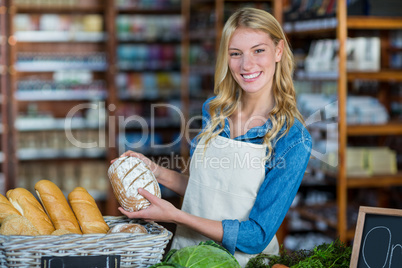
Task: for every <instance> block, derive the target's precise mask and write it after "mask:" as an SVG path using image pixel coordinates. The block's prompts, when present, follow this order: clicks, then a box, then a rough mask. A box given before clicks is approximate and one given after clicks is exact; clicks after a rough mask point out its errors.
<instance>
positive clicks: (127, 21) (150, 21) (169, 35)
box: [116, 15, 182, 42]
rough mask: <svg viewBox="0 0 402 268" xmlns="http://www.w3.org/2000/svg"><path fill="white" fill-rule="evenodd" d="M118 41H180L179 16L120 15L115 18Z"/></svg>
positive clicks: (180, 22) (180, 21) (180, 23)
mask: <svg viewBox="0 0 402 268" xmlns="http://www.w3.org/2000/svg"><path fill="white" fill-rule="evenodd" d="M116 27H117V38H118V40H119V41H149V42H151V41H158V42H167V41H170V42H171V41H180V40H181V33H182V18H181V16H180V15H158V16H156V15H135V16H133V15H120V16H118V17H117V18H116Z"/></svg>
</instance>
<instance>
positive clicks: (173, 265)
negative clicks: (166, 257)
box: [148, 262, 186, 268]
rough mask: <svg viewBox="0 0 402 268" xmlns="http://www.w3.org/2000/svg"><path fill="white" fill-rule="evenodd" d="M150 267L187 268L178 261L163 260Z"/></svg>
mask: <svg viewBox="0 0 402 268" xmlns="http://www.w3.org/2000/svg"><path fill="white" fill-rule="evenodd" d="M148 268H186V267H183V266H181V265H179V264H176V263H163V262H160V263H157V264H154V265H152V266H149V267H148Z"/></svg>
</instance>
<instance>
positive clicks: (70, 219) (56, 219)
mask: <svg viewBox="0 0 402 268" xmlns="http://www.w3.org/2000/svg"><path fill="white" fill-rule="evenodd" d="M35 190H36V193H37V195H38V197H39V199H40V201H41V202H42V204H43V207H44V208H45V210H46V212H47V214H48V215H49V218H50V219H51V221H52V222H53V224H54V227H55V228H56V230H58V229H64V230H67V231H70V232H72V233H75V234H82V232H81V229H80V225H79V224H78V221H77V218H76V217H75V215H74V213H73V211H72V210H71V208H70V206H69V205H68V202H67V199H66V197H65V196H64V194H63V192H62V191H61V190H60V188H59V187H57V185H56V184H54V183H53V182H51V181H49V180H40V181H38V182H37V183H36V184H35Z"/></svg>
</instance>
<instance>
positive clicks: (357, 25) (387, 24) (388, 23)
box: [347, 16, 402, 30]
mask: <svg viewBox="0 0 402 268" xmlns="http://www.w3.org/2000/svg"><path fill="white" fill-rule="evenodd" d="M347 27H348V29H370V30H376V29H395V30H399V29H401V28H402V19H401V18H399V17H398V18H392V17H367V16H351V17H349V18H348V19H347Z"/></svg>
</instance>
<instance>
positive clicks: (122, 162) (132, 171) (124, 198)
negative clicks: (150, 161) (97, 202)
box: [108, 156, 161, 212]
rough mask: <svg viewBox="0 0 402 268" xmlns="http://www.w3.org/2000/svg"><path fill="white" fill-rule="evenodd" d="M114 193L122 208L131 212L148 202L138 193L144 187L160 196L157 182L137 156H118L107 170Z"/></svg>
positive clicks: (142, 207) (147, 204) (146, 205)
mask: <svg viewBox="0 0 402 268" xmlns="http://www.w3.org/2000/svg"><path fill="white" fill-rule="evenodd" d="M108 176H109V180H110V183H111V184H112V188H113V192H114V195H115V197H116V199H117V201H118V202H119V204H120V206H121V207H122V208H124V210H126V211H129V212H133V211H138V210H141V209H144V208H147V207H148V206H149V205H150V203H149V201H148V200H147V199H145V198H144V197H143V196H142V195H140V194H139V193H138V188H144V189H145V190H147V191H148V192H150V193H151V194H153V195H156V196H157V197H159V198H160V197H161V190H160V188H159V184H158V182H157V180H156V179H155V176H154V174H153V173H152V171H151V170H150V169H149V167H148V166H147V165H146V164H145V163H144V162H143V161H142V160H140V159H139V158H136V157H131V156H125V157H120V158H118V159H117V160H116V161H114V162H113V164H112V165H110V167H109V170H108Z"/></svg>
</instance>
